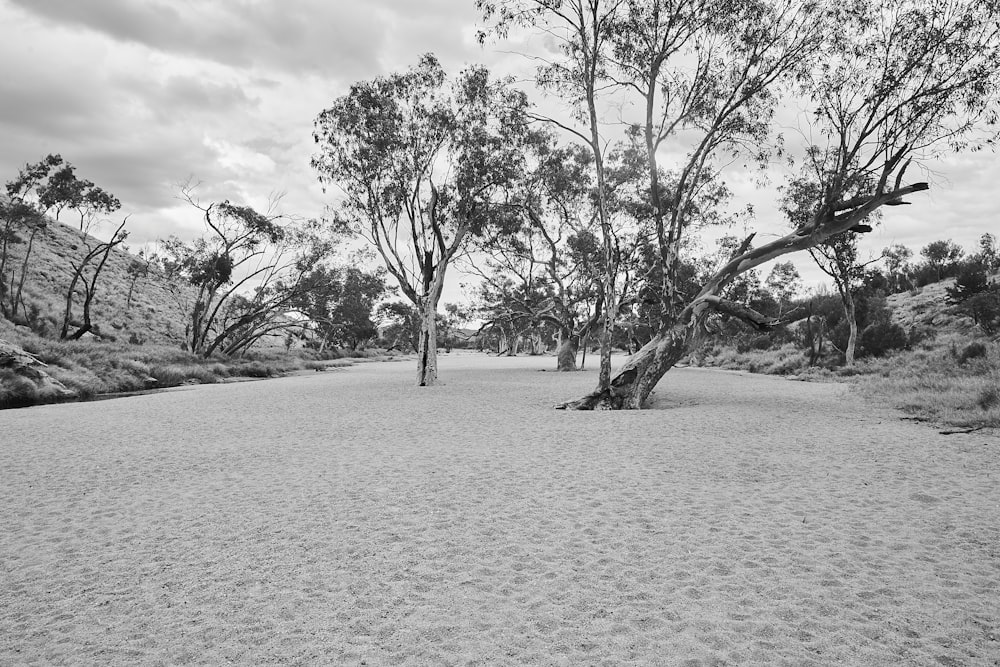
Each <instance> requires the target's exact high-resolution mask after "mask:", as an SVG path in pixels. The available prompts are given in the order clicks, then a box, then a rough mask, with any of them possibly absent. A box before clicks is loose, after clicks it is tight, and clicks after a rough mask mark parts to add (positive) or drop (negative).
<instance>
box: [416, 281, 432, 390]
mask: <svg viewBox="0 0 1000 667" xmlns="http://www.w3.org/2000/svg"><path fill="white" fill-rule="evenodd" d="M417 384H418V385H419V386H421V387H430V386H432V385H434V384H437V299H435V298H433V297H432V296H427V297H424V298H422V299H421V303H420V336H419V338H418V340H417Z"/></svg>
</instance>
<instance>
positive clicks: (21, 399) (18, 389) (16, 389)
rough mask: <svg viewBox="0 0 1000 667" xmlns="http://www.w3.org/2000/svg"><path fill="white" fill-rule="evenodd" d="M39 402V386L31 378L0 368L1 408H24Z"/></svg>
mask: <svg viewBox="0 0 1000 667" xmlns="http://www.w3.org/2000/svg"><path fill="white" fill-rule="evenodd" d="M37 402H38V388H37V387H36V386H35V383H34V382H32V381H31V380H29V379H27V378H24V377H21V376H20V375H18V374H17V373H15V372H13V371H11V370H8V369H6V368H4V369H0V408H23V407H25V406H28V405H34V404H35V403H37Z"/></svg>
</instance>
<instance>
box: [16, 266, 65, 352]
mask: <svg viewBox="0 0 1000 667" xmlns="http://www.w3.org/2000/svg"><path fill="white" fill-rule="evenodd" d="M74 268H75V267H74ZM79 281H80V270H76V271H75V272H74V273H73V279H72V280H70V283H69V290H68V291H67V292H66V308H65V309H64V310H63V321H62V329H61V330H60V331H59V339H60V340H66V339H67V338H69V321H70V318H72V317H73V292H75V291H76V284H77V283H78V282H79ZM15 307H16V305H15Z"/></svg>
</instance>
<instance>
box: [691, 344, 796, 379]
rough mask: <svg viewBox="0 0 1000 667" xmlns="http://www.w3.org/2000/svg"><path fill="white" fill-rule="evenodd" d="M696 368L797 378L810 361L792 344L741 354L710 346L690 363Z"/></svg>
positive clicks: (732, 350)
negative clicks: (744, 371)
mask: <svg viewBox="0 0 1000 667" xmlns="http://www.w3.org/2000/svg"><path fill="white" fill-rule="evenodd" d="M691 361H692V363H695V364H697V365H699V366H710V367H714V368H724V369H727V370H746V371H750V372H751V373H764V374H767V375H800V374H802V373H805V372H807V371H808V370H809V358H808V356H807V354H806V352H805V351H804V350H802V349H801V348H799V347H797V346H796V345H794V344H793V343H786V344H785V345H782V346H781V347H779V348H776V349H766V350H747V351H745V352H740V351H739V350H737V349H736V348H735V347H731V346H718V347H716V346H712V347H709V348H706V349H704V350H701V351H700V352H699V353H697V354H696V355H693V357H692V359H691Z"/></svg>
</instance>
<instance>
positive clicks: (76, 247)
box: [8, 220, 191, 345]
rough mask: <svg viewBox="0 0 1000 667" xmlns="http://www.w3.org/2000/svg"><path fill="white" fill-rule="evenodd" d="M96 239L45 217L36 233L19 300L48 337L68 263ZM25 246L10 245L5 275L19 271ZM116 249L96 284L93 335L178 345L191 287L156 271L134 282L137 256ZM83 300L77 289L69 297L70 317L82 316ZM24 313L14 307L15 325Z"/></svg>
mask: <svg viewBox="0 0 1000 667" xmlns="http://www.w3.org/2000/svg"><path fill="white" fill-rule="evenodd" d="M126 229H128V228H127V227H126ZM26 240H27V239H26V238H25V239H22V241H26ZM98 242H99V241H98V240H97V239H95V238H94V237H89V236H88V235H86V234H84V233H82V232H80V231H79V230H78V229H76V228H74V227H71V226H69V225H66V224H63V223H61V222H57V221H55V220H50V221H49V224H48V225H47V226H46V228H45V229H43V230H42V231H40V232H39V233H38V235H37V236H36V237H35V242H34V246H33V248H32V251H31V256H30V259H29V262H28V277H27V281H26V282H25V286H24V297H25V298H24V300H25V305H26V306H27V307H28V311H29V312H28V316H29V317H31V318H32V319H34V324H33V326H34V328H35V329H36V330H41V331H42V332H43V333H45V334H46V335H47V336H58V333H59V329H60V327H61V325H62V316H63V311H64V310H65V307H66V293H67V291H68V289H69V284H70V280H71V279H72V276H73V270H72V267H71V265H70V264H71V262H73V261H77V262H78V261H79V259H80V258H81V257H82V255H83V254H84V253H85V252H86V248H85V244H86V243H90V245H91V247H93V246H94V245H95V244H96V243H98ZM126 243H127V242H126ZM26 248H27V244H26V243H24V242H22V243H15V244H12V245H11V246H10V248H9V253H10V254H11V259H10V260H9V261H8V275H9V272H10V270H11V268H16V270H17V272H18V273H20V267H21V265H22V262H23V259H24V252H25V250H26ZM119 248H120V247H119ZM119 248H115V249H114V250H112V252H111V255H110V256H109V257H108V261H107V263H106V264H105V266H104V269H103V270H102V272H101V275H100V278H99V280H98V283H97V285H98V286H97V292H96V295H95V297H94V303H93V306H92V307H91V317H92V321H93V324H94V333H95V334H96V335H98V336H100V337H102V338H104V339H109V340H118V341H122V342H128V341H131V342H142V343H146V342H149V343H163V344H177V345H180V344H181V343H182V342H183V339H184V322H185V315H184V309H183V308H182V301H183V300H185V299H188V300H189V299H190V298H191V290H190V288H189V287H188V286H187V285H183V284H171V283H170V282H169V281H167V280H166V279H165V278H164V277H163V276H162V275H159V274H158V273H156V272H155V271H149V273H148V274H146V275H145V276H142V277H140V278H138V279H136V280H133V278H132V277H131V276H130V275H129V267H130V266H132V265H136V266H138V265H139V264H140V259H139V258H138V257H137V256H136V255H134V254H132V253H130V252H127V251H125V250H121V249H119ZM130 286H131V298H130ZM82 299H83V297H82V292H81V293H79V294H77V296H76V298H75V299H74V309H73V313H74V317H75V318H79V317H80V316H81V313H82V305H81V304H82ZM24 317H25V315H24V313H23V312H20V311H19V313H18V318H17V319H18V321H19V323H22V324H23V319H24Z"/></svg>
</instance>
